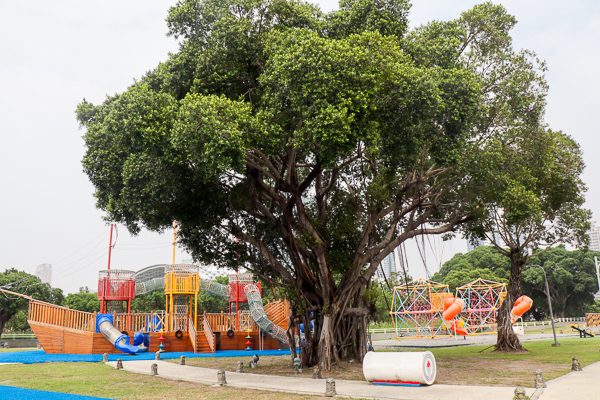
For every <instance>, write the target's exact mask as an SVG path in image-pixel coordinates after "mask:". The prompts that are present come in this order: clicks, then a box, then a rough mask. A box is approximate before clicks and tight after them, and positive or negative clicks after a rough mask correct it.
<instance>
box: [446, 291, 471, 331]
mask: <svg viewBox="0 0 600 400" xmlns="http://www.w3.org/2000/svg"><path fill="white" fill-rule="evenodd" d="M464 308H465V302H464V300H463V299H461V298H458V297H447V298H445V299H444V312H443V313H442V318H443V319H444V321H445V325H446V327H447V328H448V329H449V330H450V332H453V333H455V334H457V335H467V334H468V332H467V330H466V329H465V328H464V322H463V321H462V319H458V320H455V318H456V317H457V316H458V314H460V313H461V312H462V310H464Z"/></svg>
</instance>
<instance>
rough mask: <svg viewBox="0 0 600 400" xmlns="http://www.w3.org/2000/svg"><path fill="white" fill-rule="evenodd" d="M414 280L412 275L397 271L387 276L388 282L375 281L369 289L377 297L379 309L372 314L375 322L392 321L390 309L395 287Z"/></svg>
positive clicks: (376, 303) (376, 304)
mask: <svg viewBox="0 0 600 400" xmlns="http://www.w3.org/2000/svg"><path fill="white" fill-rule="evenodd" d="M410 281H412V278H411V277H410V275H406V277H405V276H404V274H402V273H399V272H395V273H393V274H392V275H391V276H389V277H388V278H387V282H383V281H373V282H371V288H370V289H369V291H370V293H371V296H373V297H375V301H372V302H373V303H375V306H376V307H377V311H375V313H374V314H373V316H372V320H373V322H375V323H385V322H390V310H391V308H392V296H393V294H394V290H393V289H394V287H395V286H399V285H402V284H404V283H407V282H410ZM388 284H389V286H388Z"/></svg>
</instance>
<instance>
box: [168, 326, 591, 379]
mask: <svg viewBox="0 0 600 400" xmlns="http://www.w3.org/2000/svg"><path fill="white" fill-rule="evenodd" d="M553 342H554V340H536V341H530V342H526V343H525V344H524V346H525V348H526V349H528V350H529V352H527V353H521V354H498V353H493V352H492V350H493V349H488V350H485V351H484V352H482V353H480V351H482V350H484V349H486V347H488V346H464V347H450V348H438V349H429V350H430V351H431V352H432V353H433V354H434V355H435V359H436V361H437V366H438V371H437V378H436V383H442V384H448V385H475V386H525V387H531V386H533V371H534V370H536V369H538V368H539V369H541V370H542V372H543V373H544V377H545V379H546V380H550V379H554V378H557V377H559V376H562V375H564V374H566V373H568V372H570V370H571V361H572V358H573V357H574V356H577V357H579V361H580V362H581V365H582V366H586V365H589V364H592V363H594V362H597V361H600V352H599V351H598V349H599V348H600V337H595V338H587V339H580V338H573V337H571V338H562V339H561V338H559V343H561V344H562V346H561V347H551V344H552V343H553ZM407 351H408V350H407ZM410 351H420V350H419V349H412V350H410ZM250 358H251V355H250V354H249V355H248V357H237V358H216V359H213V358H195V359H186V364H188V365H193V366H197V367H204V368H214V369H223V370H225V371H235V369H236V366H237V361H243V362H244V364H245V366H244V371H245V372H247V373H255V374H266V375H284V376H298V375H296V374H295V373H294V371H293V369H292V367H291V363H290V357H287V356H277V357H275V356H270V357H261V358H260V361H259V362H258V366H257V367H256V368H255V369H250V368H248V366H247V365H248V362H249V361H250ZM169 361H171V362H179V361H178V360H169ZM311 375H312V369H304V370H303V373H302V375H300V376H302V377H310V376H311ZM322 375H323V378H328V377H333V378H336V379H354V380H364V377H363V374H362V365H361V364H360V363H356V362H354V363H349V362H347V361H343V362H342V363H341V365H339V366H334V367H333V368H332V371H330V372H323V373H322Z"/></svg>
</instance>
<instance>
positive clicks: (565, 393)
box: [527, 362, 600, 400]
mask: <svg viewBox="0 0 600 400" xmlns="http://www.w3.org/2000/svg"><path fill="white" fill-rule="evenodd" d="M547 385H548V387H547V388H546V389H541V390H538V392H536V396H535V397H532V399H538V398H539V399H540V400H565V399H574V400H577V399H581V400H600V362H597V363H594V364H592V365H588V366H587V367H584V368H583V371H581V372H570V373H568V374H566V375H563V376H561V377H560V378H556V379H553V380H551V381H549V382H548V383H547ZM527 393H528V394H529V393H530V392H529V391H527ZM538 396H539V397H538Z"/></svg>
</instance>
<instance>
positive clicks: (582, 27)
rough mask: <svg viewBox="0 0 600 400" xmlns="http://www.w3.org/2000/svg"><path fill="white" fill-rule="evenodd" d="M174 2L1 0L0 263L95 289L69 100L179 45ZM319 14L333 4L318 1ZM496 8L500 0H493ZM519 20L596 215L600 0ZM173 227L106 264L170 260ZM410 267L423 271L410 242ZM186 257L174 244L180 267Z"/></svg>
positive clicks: (551, 7)
mask: <svg viewBox="0 0 600 400" xmlns="http://www.w3.org/2000/svg"><path fill="white" fill-rule="evenodd" d="M175 3H176V2H175V1H169V0H145V1H140V0H135V1H134V0H128V1H122V0H120V1H114V0H105V1H102V2H91V1H81V0H79V1H74V0H73V1H65V0H55V1H52V2H49V1H39V0H32V1H28V2H17V1H0V137H1V139H2V141H1V144H0V190H1V193H0V216H1V223H2V227H1V229H0V270H4V269H5V268H10V267H15V268H18V269H19V270H25V271H27V272H30V273H34V272H35V268H36V266H37V265H39V264H41V263H51V264H52V265H53V269H54V276H53V280H52V284H53V286H56V287H60V288H62V289H63V290H64V291H65V293H70V292H76V291H77V290H78V289H79V287H81V286H88V287H90V289H92V290H95V288H96V284H97V279H98V271H99V270H100V269H105V268H106V265H107V260H108V257H107V253H108V244H109V237H108V235H109V228H108V227H107V225H106V224H105V222H104V221H103V220H102V215H103V213H102V212H101V211H99V210H97V209H96V208H95V205H94V203H95V202H94V198H93V196H92V194H93V187H92V185H91V184H90V182H89V181H88V179H87V177H86V175H85V174H84V173H83V172H82V166H81V159H82V156H83V153H84V148H83V140H82V138H81V136H82V134H83V131H81V130H78V125H77V122H76V121H75V114H74V111H75V107H76V106H77V104H78V103H79V102H81V100H82V99H83V98H84V97H85V98H86V99H87V100H88V101H91V102H93V103H95V104H97V103H100V102H102V101H103V100H104V98H105V96H106V94H114V93H120V92H122V91H124V90H125V89H126V88H127V86H129V85H130V84H132V83H133V79H134V78H139V77H141V76H142V75H143V74H144V73H145V72H146V71H148V70H150V69H152V68H154V67H155V66H156V65H157V63H158V62H160V61H164V60H165V59H166V58H167V54H168V52H169V51H176V50H177V43H176V42H175V40H174V39H172V38H167V37H166V36H165V33H166V31H167V28H166V24H165V22H164V19H165V17H166V15H167V10H168V8H169V7H170V6H173V5H174V4H175ZM319 3H320V4H321V7H322V8H323V9H324V10H325V11H329V10H331V9H333V8H335V7H337V2H334V1H321V2H319ZM477 3H479V2H475V1H467V0H464V1H452V0H438V1H433V0H427V1H419V0H415V1H414V2H413V8H412V11H411V18H410V19H411V25H412V26H418V25H420V24H423V23H426V22H428V21H431V20H434V19H436V20H449V19H454V18H456V17H458V16H459V14H460V12H461V11H464V10H467V9H469V8H471V7H472V6H473V5H474V4H477ZM496 3H497V2H496ZM501 3H502V4H504V6H505V7H506V8H507V9H508V11H509V12H510V13H511V14H513V15H515V16H516V18H517V20H518V21H519V23H518V25H517V27H516V28H515V29H514V31H513V38H514V46H515V48H526V49H530V50H533V51H535V52H536V53H537V54H538V56H539V57H540V58H541V59H545V60H546V61H547V62H548V67H549V72H548V73H547V79H548V82H549V84H550V93H549V96H548V107H547V115H546V120H547V122H548V123H549V124H550V126H551V127H552V128H553V129H560V130H563V131H564V132H566V133H568V134H570V135H572V136H573V137H574V138H575V139H576V140H577V141H578V142H579V143H580V144H581V147H582V148H583V150H584V158H585V162H586V165H587V169H586V171H585V173H584V180H585V182H586V183H587V185H588V187H589V191H588V193H587V207H588V208H591V209H592V210H593V211H594V212H595V218H599V214H598V212H599V211H598V205H597V204H598V199H599V196H600V174H599V173H598V172H599V171H600V157H599V156H598V155H597V154H596V151H597V147H598V144H599V139H598V122H597V115H598V111H597V110H598V108H599V106H600V104H599V103H600V102H599V100H598V95H597V94H598V93H600V88H599V80H598V77H597V76H598V72H597V71H598V69H599V67H598V64H599V61H600V50H599V49H600V43H599V42H600V2H597V1H578V2H564V1H549V0H545V1H541V0H539V1H503V2H501ZM171 243H172V232H167V233H166V234H164V235H158V234H155V233H150V232H143V233H142V234H140V235H139V236H138V237H131V236H130V235H129V234H128V233H127V232H126V231H125V229H124V228H121V229H120V230H119V238H118V240H117V244H116V247H115V249H114V250H113V255H112V263H111V268H119V269H131V270H139V269H141V268H143V267H145V266H148V265H152V264H158V263H169V262H171V261H172V247H171ZM425 247H426V248H427V256H426V261H427V266H428V269H429V270H430V271H431V272H435V271H437V269H438V266H439V263H440V260H442V261H446V260H448V259H449V258H450V257H452V255H454V254H455V253H456V252H464V251H466V242H465V241H464V240H459V239H456V240H453V241H450V242H445V243H442V242H441V240H440V239H439V238H432V239H431V240H430V243H428V242H427V241H426V242H425ZM407 248H408V252H409V253H410V258H409V261H410V265H409V273H410V274H411V275H412V276H413V277H415V278H416V277H420V276H425V273H424V268H423V262H422V261H421V257H420V255H419V251H418V249H417V248H416V246H415V245H414V243H413V244H409V245H408V246H407ZM186 258H189V257H188V256H187V255H185V254H184V253H183V252H182V251H181V250H178V251H177V262H181V261H182V260H183V259H186Z"/></svg>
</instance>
